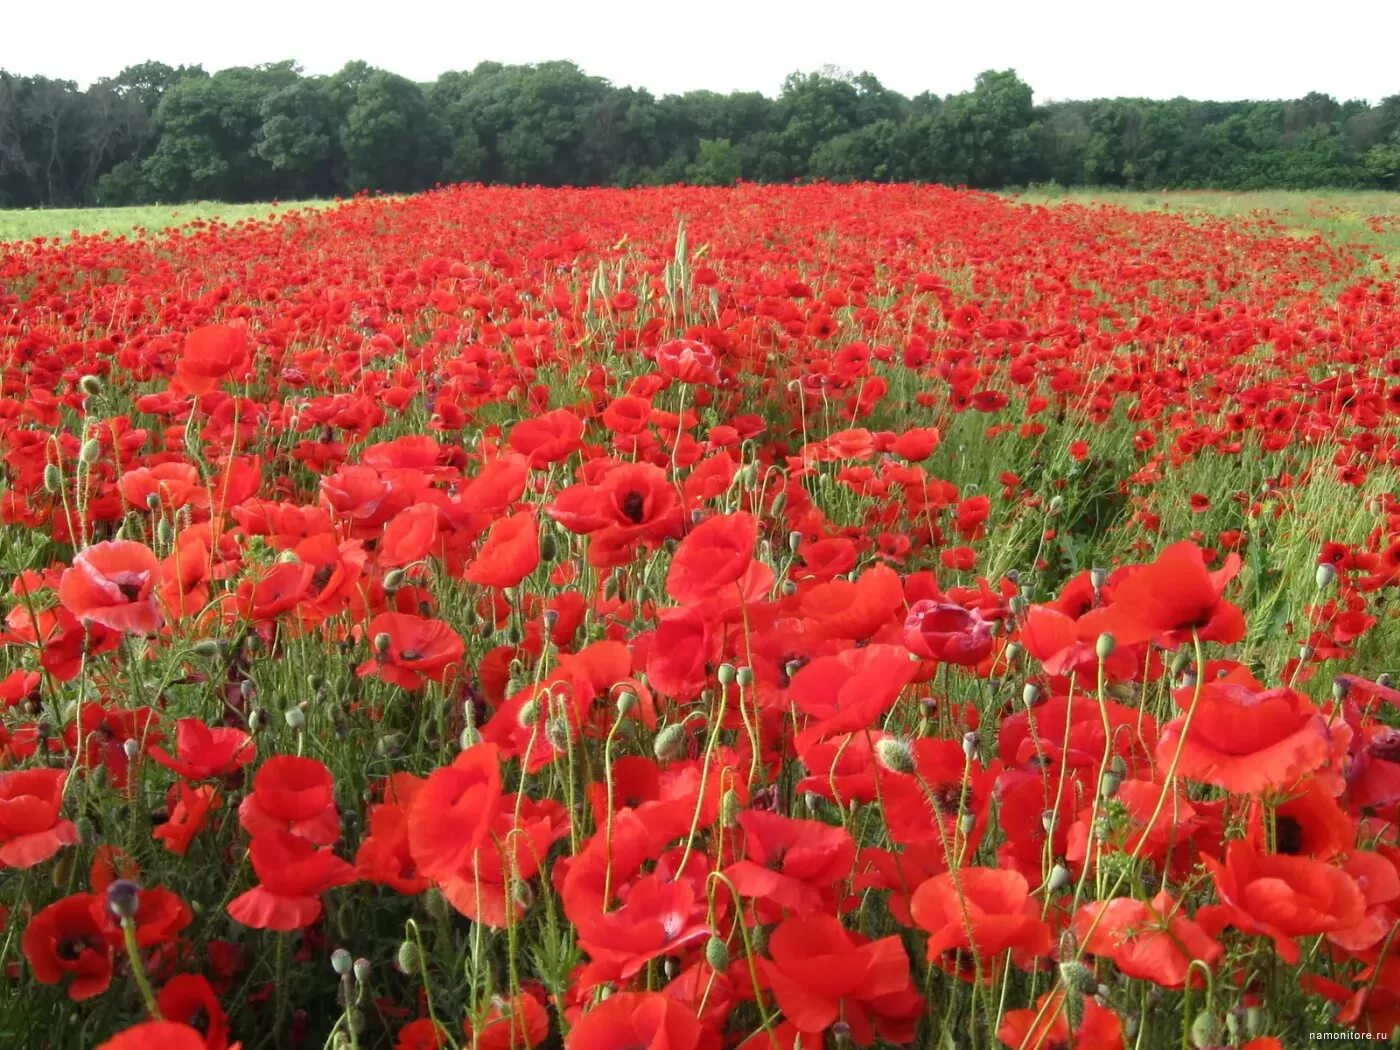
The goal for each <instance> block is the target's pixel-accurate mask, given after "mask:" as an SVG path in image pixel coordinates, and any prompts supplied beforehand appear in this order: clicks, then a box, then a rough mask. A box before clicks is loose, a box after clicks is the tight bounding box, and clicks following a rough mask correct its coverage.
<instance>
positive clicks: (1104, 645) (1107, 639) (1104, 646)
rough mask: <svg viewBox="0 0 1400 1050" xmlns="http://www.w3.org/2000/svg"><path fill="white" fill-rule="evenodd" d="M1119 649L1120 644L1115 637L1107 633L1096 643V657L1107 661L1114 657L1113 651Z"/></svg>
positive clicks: (1100, 636)
mask: <svg viewBox="0 0 1400 1050" xmlns="http://www.w3.org/2000/svg"><path fill="white" fill-rule="evenodd" d="M1117 648H1118V643H1117V642H1116V641H1115V640H1114V638H1113V635H1111V634H1108V633H1107V632H1105V633H1103V634H1101V635H1099V638H1098V641H1096V642H1095V643H1094V655H1095V656H1097V657H1098V658H1099V660H1100V661H1103V660H1107V659H1108V658H1109V657H1110V656H1112V655H1113V650H1115V649H1117Z"/></svg>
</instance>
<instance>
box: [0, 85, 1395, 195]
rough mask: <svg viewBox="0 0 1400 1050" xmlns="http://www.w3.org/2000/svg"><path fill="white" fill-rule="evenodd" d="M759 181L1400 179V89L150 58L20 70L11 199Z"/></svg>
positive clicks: (10, 89)
mask: <svg viewBox="0 0 1400 1050" xmlns="http://www.w3.org/2000/svg"><path fill="white" fill-rule="evenodd" d="M739 180H746V181H752V182H785V181H792V180H824V181H832V182H846V181H877V182H879V181H929V182H941V183H947V184H953V185H968V186H975V187H982V188H989V189H993V188H998V187H1005V186H1018V185H1028V184H1033V183H1056V184H1059V185H1063V186H1075V185H1092V186H1122V187H1133V188H1145V189H1175V188H1194V187H1201V188H1218V189H1240V190H1244V189H1269V188H1312V187H1324V186H1332V187H1349V188H1359V187H1376V188H1400V95H1392V96H1390V97H1389V98H1386V99H1385V100H1383V101H1382V102H1381V103H1380V104H1378V105H1370V104H1369V103H1367V102H1363V101H1347V102H1338V101H1337V100H1336V99H1334V98H1332V97H1330V96H1328V95H1323V94H1318V93H1313V94H1309V95H1307V96H1305V97H1303V98H1300V99H1293V100H1289V101H1245V102H1201V101H1193V100H1189V99H1185V98H1177V99H1171V100H1167V101H1154V100H1149V99H1135V98H1113V99H1095V100H1092V101H1080V102H1048V103H1045V104H1042V105H1036V104H1035V102H1034V100H1033V95H1032V90H1031V88H1030V86H1029V85H1028V84H1026V83H1025V82H1024V81H1022V80H1021V79H1020V78H1019V77H1018V76H1017V75H1016V73H1015V72H1014V71H1011V70H1005V71H988V72H985V73H982V74H981V75H980V76H978V78H977V82H976V84H975V85H974V86H973V88H972V89H971V90H970V91H965V92H962V93H958V94H952V95H947V96H938V95H934V94H931V93H928V92H925V93H923V94H920V95H916V96H915V97H913V98H907V97H905V96H904V95H901V94H899V93H898V92H895V91H891V90H890V89H888V88H886V87H884V86H883V85H882V84H881V83H880V81H879V80H878V79H876V78H875V77H874V76H873V75H871V74H869V73H860V74H850V73H846V72H843V71H838V70H833V69H825V70H823V71H821V72H812V73H794V74H793V75H791V76H790V77H788V79H787V80H786V81H785V82H784V84H783V86H782V90H781V91H780V92H779V94H778V95H777V97H775V98H770V97H768V96H766V95H763V94H761V93H758V92H734V93H731V94H720V93H717V92H713V91H691V92H687V93H685V94H681V95H664V96H661V97H656V96H653V95H652V94H650V93H649V92H647V91H645V90H641V89H638V88H631V87H617V86H615V85H613V84H612V83H610V82H609V81H607V80H605V79H603V78H602V77H597V76H590V75H588V74H586V73H585V72H583V71H582V70H581V69H579V68H578V67H577V66H576V65H574V64H573V63H570V62H544V63H540V64H538V65H502V64H501V63H498V62H483V63H481V64H480V65H478V66H477V67H476V68H475V69H473V70H471V71H469V72H468V71H462V72H451V73H444V74H443V75H442V76H440V77H438V78H437V80H435V81H433V82H432V83H430V84H419V83H415V82H414V81H412V80H409V79H407V78H405V77H401V76H398V75H396V74H394V73H390V72H387V71H386V70H382V69H376V68H374V67H372V66H369V65H367V64H366V63H364V62H351V63H349V64H348V65H346V66H345V68H344V69H342V70H340V71H339V72H338V73H335V74H333V75H330V76H306V75H304V74H303V73H302V71H301V70H300V69H299V68H298V67H297V65H296V64H295V63H293V62H290V61H288V62H278V63H273V64H269V65H262V66H256V67H240V68H234V69H225V70H221V71H219V72H217V73H213V74H210V73H207V72H206V71H205V70H203V69H202V68H200V67H198V66H179V67H173V66H169V65H166V64H164V63H160V62H146V63H143V64H141V65H137V66H132V67H129V68H127V69H124V70H122V71H121V72H120V73H118V74H117V75H116V76H114V77H110V78H104V79H102V80H99V81H97V82H96V83H94V84H92V85H91V86H89V87H87V88H86V89H80V88H79V87H78V86H77V85H76V84H75V83H73V82H71V81H65V80H55V79H52V78H48V77H42V76H18V75H14V74H11V73H7V72H4V71H0V207H8V208H14V207H32V206H72V205H89V204H103V205H116V204H142V203H174V202H178V201H185V200H195V199H210V200H221V201H253V200H269V199H274V198H275V199H283V200H294V199H299V198H310V197H328V196H336V195H341V194H348V193H354V192H358V191H361V190H381V191H385V192H407V191H413V190H419V189H425V188H428V187H430V186H432V185H434V184H436V183H445V182H487V183H508V184H522V183H527V184H539V185H546V186H561V185H570V186H583V185H609V186H636V185H653V184H662V183H676V182H688V183H697V184H703V185H724V184H729V183H733V182H736V181H739Z"/></svg>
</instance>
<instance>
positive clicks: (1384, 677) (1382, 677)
mask: <svg viewBox="0 0 1400 1050" xmlns="http://www.w3.org/2000/svg"><path fill="white" fill-rule="evenodd" d="M1376 685H1378V686H1380V687H1381V688H1382V689H1390V688H1391V687H1392V686H1394V685H1395V680H1394V679H1393V678H1391V677H1390V673H1389V672H1387V671H1382V672H1381V673H1380V674H1378V675H1376Z"/></svg>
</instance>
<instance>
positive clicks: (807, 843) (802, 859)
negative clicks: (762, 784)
mask: <svg viewBox="0 0 1400 1050" xmlns="http://www.w3.org/2000/svg"><path fill="white" fill-rule="evenodd" d="M739 825H740V827H742V828H743V829H744V844H745V847H746V849H747V853H748V856H747V857H746V859H744V860H740V861H736V862H735V863H733V864H731V865H730V866H729V867H728V868H726V869H725V871H724V874H725V876H726V877H727V878H728V879H729V881H730V882H732V883H733V884H734V887H735V889H736V890H738V892H739V894H740V895H741V896H744V897H757V898H760V899H761V900H763V901H764V902H767V903H769V904H770V906H771V905H776V906H777V907H774V908H772V910H773V911H774V912H777V911H779V910H780V909H782V910H790V911H791V912H792V913H793V914H795V915H797V916H804V915H810V914H811V913H813V912H815V911H817V910H819V909H821V908H822V907H823V904H824V903H828V904H830V903H834V902H833V901H832V896H833V894H832V888H833V886H835V885H836V884H837V883H838V882H840V881H841V880H842V879H844V878H845V877H846V876H848V875H849V874H850V872H851V863H852V862H853V861H854V860H855V856H856V845H855V840H854V839H852V838H851V836H850V833H849V832H847V831H846V830H845V829H844V828H834V827H831V826H830V825H829V824H823V823H821V822H820V821H816V820H794V819H793V818H792V817H784V816H782V815H781V814H778V813H768V812H765V811H763V810H756V809H749V810H745V811H744V812H742V813H740V814H739Z"/></svg>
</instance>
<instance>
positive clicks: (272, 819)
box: [238, 755, 340, 846]
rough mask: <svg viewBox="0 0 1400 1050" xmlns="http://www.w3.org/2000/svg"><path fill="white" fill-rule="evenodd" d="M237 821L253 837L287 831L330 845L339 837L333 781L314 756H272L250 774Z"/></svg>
mask: <svg viewBox="0 0 1400 1050" xmlns="http://www.w3.org/2000/svg"><path fill="white" fill-rule="evenodd" d="M238 820H239V823H241V824H242V825H243V829H244V830H245V831H247V832H248V834H250V835H253V836H255V837H256V836H259V835H264V834H267V833H270V832H272V831H287V832H290V833H291V834H293V835H296V836H297V837H299V838H303V839H305V840H306V841H307V842H312V843H315V844H316V845H318V846H329V845H330V844H331V843H333V842H335V840H336V839H338V838H340V814H339V812H338V811H337V810H336V805H335V780H334V779H333V778H332V777H331V772H330V770H328V769H327V768H326V767H325V766H324V765H322V764H321V763H320V762H318V761H316V759H314V758H302V757H300V756H298V755H274V756H273V757H272V758H269V759H268V760H267V761H266V762H264V763H263V764H262V768H260V769H259V770H258V772H257V775H255V776H254V777H253V791H252V793H251V794H250V795H248V797H247V798H245V799H244V800H243V802H242V803H241V804H240V805H239V807H238Z"/></svg>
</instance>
